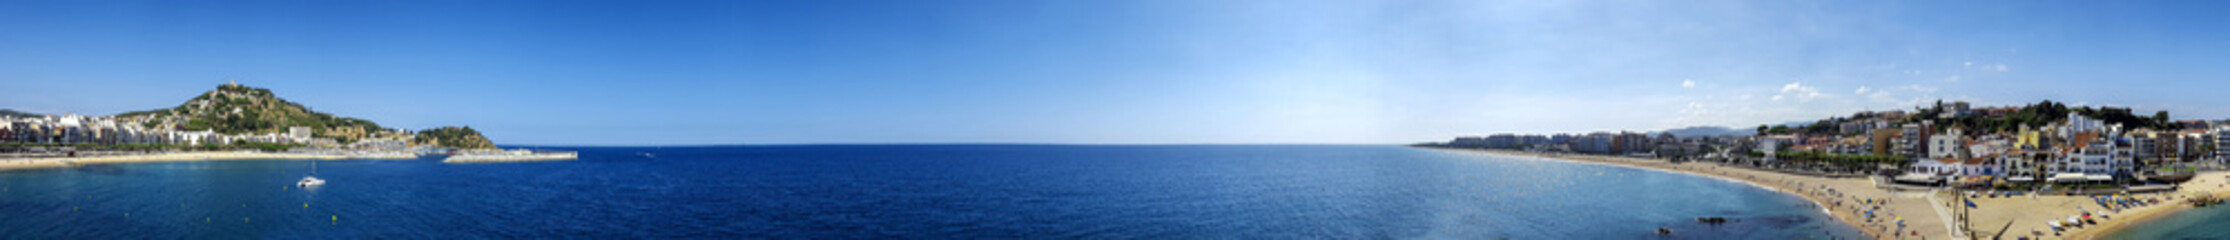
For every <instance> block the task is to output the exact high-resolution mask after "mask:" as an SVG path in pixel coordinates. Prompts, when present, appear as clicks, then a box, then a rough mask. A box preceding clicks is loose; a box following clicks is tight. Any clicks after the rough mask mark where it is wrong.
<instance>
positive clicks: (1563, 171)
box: [0, 145, 1860, 239]
mask: <svg viewBox="0 0 2230 240" xmlns="http://www.w3.org/2000/svg"><path fill="white" fill-rule="evenodd" d="M559 149H563V150H578V151H580V156H581V159H580V160H577V161H559V162H537V163H512V164H442V163H440V162H439V161H435V160H434V159H432V158H428V159H421V160H415V161H409V160H406V161H391V160H390V161H379V160H347V161H322V162H319V168H318V176H319V177H321V178H325V179H327V180H328V181H330V182H329V183H328V184H327V185H326V186H324V187H321V188H316V189H307V190H305V189H299V188H294V187H292V185H291V184H292V183H293V182H294V181H295V180H298V179H300V178H301V176H302V175H303V174H304V173H305V172H306V171H308V170H309V167H310V166H309V164H310V162H309V161H290V160H250V161H207V162H174V163H141V164H120V165H101V166H89V167H83V168H75V169H50V170H31V171H10V172H0V187H5V189H4V190H0V191H4V192H0V194H4V195H7V196H10V197H6V198H0V216H7V217H0V232H5V233H8V234H6V236H5V237H4V238H11V239H115V238H178V237H191V238H370V237H389V238H793V239H794V238H844V239H862V238H867V239H882V238H897V237H909V238H956V239H980V238H1063V239H1066V238H1095V239H1106V238H1114V239H1203V238H1206V239H1234V238H1245V239H1294V238H1455V239H1502V238H1507V239H1630V238H1656V237H1658V236H1656V235H1654V234H1655V233H1654V230H1655V229H1656V228H1658V227H1668V228H1671V229H1673V230H1674V231H1675V232H1676V234H1675V235H1673V236H1671V237H1672V238H1681V239H1691V238H1692V239H1727V238H1742V239H1808V238H1826V236H1828V235H1830V234H1832V235H1834V236H1841V237H1850V236H1855V235H1859V234H1860V233H1859V231H1858V230H1857V229H1855V228H1852V227H1850V226H1848V225H1845V224H1841V223H1838V222H1835V221H1833V220H1831V219H1829V218H1828V217H1827V216H1826V215H1825V214H1823V213H1821V212H1820V210H1819V208H1818V207H1817V206H1814V205H1812V204H1811V203H1809V202H1806V201H1804V200H1803V199H1800V198H1797V197H1795V196H1792V195H1787V194H1781V193H1776V192H1772V191H1770V190H1765V189H1761V188H1757V187H1752V186H1747V185H1744V184H1741V183H1735V182H1730V181H1725V180H1718V179H1711V178H1704V177H1698V176H1691V175H1682V174H1673V173H1665V172H1660V171H1653V170H1640V169H1632V168H1623V167H1613V166H1604V165H1594V164H1581V163H1572V162H1564V161H1555V160H1544V159H1534V158H1523V157H1509V156H1499V155H1488V154H1482V153H1469V152H1454V151H1442V150H1427V149H1414V148H1406V147H1399V146H1354V145H1214V146H1200V145H1173V146H1068V145H827V146H722V147H662V148H655V147H640V148H559ZM643 153H650V154H651V155H653V157H645V156H642V154H643ZM1704 216H1725V217H1730V218H1734V219H1738V221H1736V222H1732V223H1727V224H1723V225H1718V226H1710V225H1703V224H1700V223H1696V222H1695V221H1694V218H1696V217H1704Z"/></svg>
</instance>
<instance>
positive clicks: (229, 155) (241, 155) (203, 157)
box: [0, 151, 418, 170]
mask: <svg viewBox="0 0 2230 240" xmlns="http://www.w3.org/2000/svg"><path fill="white" fill-rule="evenodd" d="M417 158H418V155H416V154H410V153H369V154H340V153H290V152H256V151H196V152H171V153H153V154H129V155H113V156H85V157H41V158H0V170H18V169H37V168H65V167H75V166H81V165H91V164H118V163H150V162H187V161H219V160H347V159H417Z"/></svg>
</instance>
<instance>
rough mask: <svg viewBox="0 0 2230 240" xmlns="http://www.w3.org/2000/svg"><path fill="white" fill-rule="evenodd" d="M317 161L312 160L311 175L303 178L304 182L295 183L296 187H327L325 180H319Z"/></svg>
mask: <svg viewBox="0 0 2230 240" xmlns="http://www.w3.org/2000/svg"><path fill="white" fill-rule="evenodd" d="M317 161H318V160H310V175H309V176H303V177H302V181H299V182H294V186H299V187H315V186H324V185H325V179H317Z"/></svg>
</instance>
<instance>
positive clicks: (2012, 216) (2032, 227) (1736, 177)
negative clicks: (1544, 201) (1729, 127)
mask: <svg viewBox="0 0 2230 240" xmlns="http://www.w3.org/2000/svg"><path fill="white" fill-rule="evenodd" d="M1449 150H1455V151H1461V152H1476V153H1487V154H1496V155H1510V156H1522V157H1534V158H1542V159H1555V160H1564V161H1572V162H1580V163H1600V164H1608V165H1616V166H1626V167H1634V168H1642V169H1652V170H1661V171H1666V172H1674V173H1682V174H1689V175H1695V176H1704V177H1712V178H1718V179H1723V180H1730V181H1738V182H1743V183H1748V184H1750V185H1752V186H1758V187H1763V188H1766V189H1770V190H1774V191H1778V192H1783V193H1789V194H1794V195H1797V196H1798V197H1802V198H1804V199H1806V200H1810V201H1812V202H1813V203H1814V204H1816V205H1818V206H1820V207H1821V208H1824V209H1827V211H1828V212H1829V214H1830V215H1833V216H1834V217H1835V218H1836V219H1837V220H1840V221H1842V222H1844V223H1847V224H1851V225H1852V226H1857V227H1858V228H1860V229H1863V230H1865V231H1866V232H1867V234H1868V235H1869V236H1874V237H1876V238H1891V239H1894V238H1896V237H1899V236H1902V237H1914V236H1915V233H1916V232H1917V234H1918V235H1919V236H1926V237H1929V238H1937V239H1965V238H1966V236H1963V235H1962V236H1953V231H1951V230H1952V229H1960V228H1962V227H1961V226H1957V225H1955V224H1953V223H1956V221H1954V220H1953V219H1954V218H1955V213H1956V211H1957V210H1959V208H1962V207H1965V205H1964V204H1963V203H1959V202H1958V200H1955V198H1954V197H1955V195H1952V194H1955V193H1952V192H1949V191H1896V190H1889V189H1884V188H1880V187H1876V181H1875V180H1873V179H1871V178H1828V177H1816V176H1803V175H1796V174H1788V173H1780V172H1772V171H1763V170H1756V169H1749V168H1739V167H1727V166H1719V165H1717V164H1715V163H1702V162H1688V163H1678V164H1675V163H1671V162H1668V161H1664V160H1659V159H1641V158H1629V157H1617V156H1601V155H1579V154H1544V153H1534V152H1521V151H1507V150H1476V149H1449ZM2225 176H2230V173H2207V174H2201V175H2200V176H2199V177H2198V178H2197V179H2196V180H2193V181H2192V182H2188V183H2185V184H2183V185H2182V186H2183V187H2181V188H2178V190H2177V191H2175V192H2170V193H2148V194H2133V196H2136V197H2141V198H2160V199H2163V201H2162V202H2161V204H2154V205H2150V206H2145V207H2136V208H2129V209H2120V210H2118V211H2116V210H2102V209H2100V207H2099V206H2098V205H2096V204H2095V203H2093V200H2092V199H2091V198H2089V197H2087V196H2034V195H2023V196H2006V197H1994V198H1991V197H1983V198H1969V200H1972V201H1974V202H1975V203H1976V204H1977V207H1975V208H1971V209H1970V210H1971V212H1970V213H1969V216H1970V217H1972V218H1973V221H1972V224H1971V226H1967V228H1969V229H1972V231H1973V232H1974V233H1975V235H1977V236H1978V237H1979V238H1984V239H1987V238H1994V237H2002V238H2004V239H2012V238H2015V237H2017V236H2029V237H2031V239H2089V238H2095V237H2098V236H2104V234H2109V233H2112V232H2113V231H2117V230H2119V229H2124V228H2127V227H2128V226H2130V225H2133V224H2141V223H2142V222H2143V220H2145V219H2150V218H2156V217H2158V216H2160V215H2164V214H2166V213H2172V212H2176V211H2180V210H2182V209H2186V208H2189V207H2186V206H2184V205H2185V204H2183V202H2182V201H2181V200H2182V199H2183V198H2184V197H2186V196H2189V195H2191V194H2213V193H2216V192H2223V191H2224V190H2230V187H2226V185H2225V184H2223V183H2222V182H2223V181H2225V179H2224V177H2225ZM1868 199H1873V200H1874V202H1875V203H1873V204H1868V203H1866V202H1867V200H1868ZM1883 200H1887V203H1883V202H1882V201H1883ZM1876 207H1879V208H1878V209H1875V208H1876ZM1867 209H1875V210H1874V213H1875V217H1874V218H1871V219H1869V218H1867V217H1866V216H1865V210H1867ZM2085 210H2088V211H2090V212H2093V213H2094V214H2100V215H2103V217H2102V218H2101V219H2102V220H2100V221H2098V223H2099V224H2097V225H2095V226H2085V227H2080V228H2073V229H2069V230H2068V231H2066V232H2058V233H2056V234H2055V233H2054V232H2053V231H2051V230H2050V229H2048V227H2046V226H2047V225H2046V224H2047V223H2049V221H2052V220H2056V219H2065V218H2067V216H2071V215H2078V214H2080V213H2081V212H2082V211H2085ZM1899 218H1902V219H1903V220H1904V224H1903V225H1902V227H1900V226H1898V225H1897V224H1896V222H1895V221H1896V220H1897V219H1899ZM2040 233H2041V234H2040Z"/></svg>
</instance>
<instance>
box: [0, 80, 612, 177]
mask: <svg viewBox="0 0 2230 240" xmlns="http://www.w3.org/2000/svg"><path fill="white" fill-rule="evenodd" d="M7 113H8V114H0V169H9V168H42V167H68V166H76V165H82V164H91V163H123V162H153V161H187V160H212V159H417V158H418V157H419V156H421V155H453V157H452V158H453V159H447V160H445V162H508V161H541V160H567V159H573V158H574V157H575V155H574V153H571V152H547V151H544V152H536V151H530V150H502V149H497V148H495V145H494V144H493V143H491V142H489V141H488V140H487V139H486V138H485V137H482V136H480V134H479V133H478V132H477V131H474V130H472V129H471V128H470V127H439V128H432V129H425V130H419V131H409V130H401V129H391V128H384V127H380V126H379V125H377V124H375V123H371V122H370V121H367V120H362V119H355V118H345V117H334V116H331V115H329V114H325V113H319V112H314V111H310V110H309V109H308V108H306V107H303V106H301V105H300V104H297V103H293V102H288V101H285V100H283V99H279V98H277V97H276V96H275V95H274V94H272V93H271V91H270V90H268V89H262V88H254V87H248V86H244V85H240V84H239V83H237V82H228V83H225V84H223V85H220V86H219V87H218V89H216V90H212V91H209V92H207V93H204V94H202V95H201V96H199V97H196V98H194V99H192V100H189V101H187V102H186V103H184V104H181V105H180V106H178V107H175V108H166V109H158V110H150V111H139V112H129V113H122V114H116V115H108V116H88V115H80V114H61V115H52V114H30V113H22V112H15V111H7Z"/></svg>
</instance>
